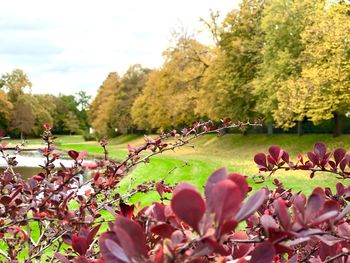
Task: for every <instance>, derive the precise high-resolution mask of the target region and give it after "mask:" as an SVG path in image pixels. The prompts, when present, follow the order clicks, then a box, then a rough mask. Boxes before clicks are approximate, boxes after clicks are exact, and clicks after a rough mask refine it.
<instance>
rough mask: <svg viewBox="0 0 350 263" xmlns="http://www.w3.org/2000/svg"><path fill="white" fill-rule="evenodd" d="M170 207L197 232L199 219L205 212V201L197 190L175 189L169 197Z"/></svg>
mask: <svg viewBox="0 0 350 263" xmlns="http://www.w3.org/2000/svg"><path fill="white" fill-rule="evenodd" d="M176 188H177V187H176ZM176 188H175V189H176ZM174 192H175V191H174ZM171 209H172V210H173V211H174V213H175V214H176V216H177V217H178V218H180V219H181V220H182V221H184V222H185V223H186V224H188V225H190V226H191V227H192V228H193V229H194V230H196V231H197V232H198V233H199V221H200V220H201V219H202V217H203V215H204V213H205V202H204V200H203V198H202V197H201V195H200V194H199V193H198V192H197V191H194V190H192V189H182V190H181V191H177V192H176V194H174V196H173V198H172V199H171Z"/></svg>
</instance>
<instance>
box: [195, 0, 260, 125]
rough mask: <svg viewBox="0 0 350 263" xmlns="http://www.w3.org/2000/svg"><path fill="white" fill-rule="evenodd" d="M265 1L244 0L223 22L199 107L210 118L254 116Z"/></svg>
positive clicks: (245, 117)
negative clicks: (255, 87)
mask: <svg viewBox="0 0 350 263" xmlns="http://www.w3.org/2000/svg"><path fill="white" fill-rule="evenodd" d="M264 2H265V1H264V0H243V1H242V3H241V4H240V9H239V10H233V11H232V12H230V13H229V14H228V15H227V17H226V19H225V21H224V24H223V27H222V28H221V32H220V34H219V38H220V39H219V41H218V47H217V50H216V56H215V60H214V61H213V63H212V66H211V67H210V68H209V70H208V72H207V73H208V74H207V76H206V78H205V79H204V83H203V91H202V94H201V98H202V99H201V102H200V104H199V106H202V107H199V110H198V111H199V112H202V113H205V114H206V115H208V116H209V117H210V118H215V119H218V118H222V117H225V116H230V117H232V118H235V119H247V118H250V117H253V116H254V115H255V112H254V105H255V102H256V98H255V97H254V95H253V94H252V81H253V79H254V78H255V76H256V73H257V70H258V66H259V65H260V64H261V62H262V55H261V49H262V47H263V40H264V34H263V31H262V29H261V17H262V11H263V9H264ZM206 94H211V95H210V96H206Z"/></svg>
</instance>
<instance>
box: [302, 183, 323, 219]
mask: <svg viewBox="0 0 350 263" xmlns="http://www.w3.org/2000/svg"><path fill="white" fill-rule="evenodd" d="M322 193H323V195H322ZM323 204H324V192H323V190H322V189H321V188H319V187H318V188H315V189H314V190H313V192H312V194H311V195H310V197H309V199H308V200H307V204H306V209H305V221H306V222H309V221H310V220H311V219H312V218H314V217H315V216H316V215H317V213H318V212H319V211H320V209H321V208H322V206H323Z"/></svg>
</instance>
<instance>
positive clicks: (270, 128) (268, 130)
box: [267, 122, 273, 135]
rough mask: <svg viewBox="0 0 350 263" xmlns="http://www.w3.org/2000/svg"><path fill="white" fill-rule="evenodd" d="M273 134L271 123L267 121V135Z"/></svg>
mask: <svg viewBox="0 0 350 263" xmlns="http://www.w3.org/2000/svg"><path fill="white" fill-rule="evenodd" d="M272 134H273V123H272V122H269V123H268V124H267V135H272Z"/></svg>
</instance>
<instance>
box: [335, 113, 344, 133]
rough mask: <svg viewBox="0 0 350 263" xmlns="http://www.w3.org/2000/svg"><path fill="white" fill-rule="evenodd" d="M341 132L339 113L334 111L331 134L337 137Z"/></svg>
mask: <svg viewBox="0 0 350 263" xmlns="http://www.w3.org/2000/svg"><path fill="white" fill-rule="evenodd" d="M341 134H342V127H341V117H340V115H339V113H337V112H335V113H334V130H333V136H334V137H338V136H340V135H341Z"/></svg>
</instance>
